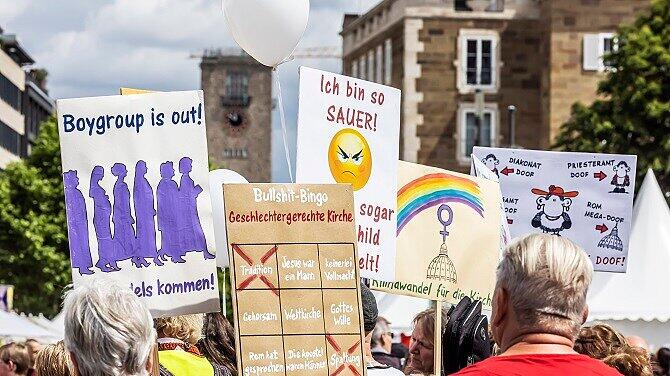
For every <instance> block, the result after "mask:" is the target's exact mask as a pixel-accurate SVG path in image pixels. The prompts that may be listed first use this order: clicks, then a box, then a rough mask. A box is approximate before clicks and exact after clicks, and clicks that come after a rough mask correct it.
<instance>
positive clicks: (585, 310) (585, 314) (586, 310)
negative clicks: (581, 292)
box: [582, 304, 589, 325]
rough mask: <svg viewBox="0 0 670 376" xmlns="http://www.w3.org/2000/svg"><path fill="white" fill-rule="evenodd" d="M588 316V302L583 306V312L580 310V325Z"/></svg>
mask: <svg viewBox="0 0 670 376" xmlns="http://www.w3.org/2000/svg"><path fill="white" fill-rule="evenodd" d="M588 318H589V306H588V304H587V305H586V306H585V307H584V312H582V325H584V323H585V322H586V320H587V319H588Z"/></svg>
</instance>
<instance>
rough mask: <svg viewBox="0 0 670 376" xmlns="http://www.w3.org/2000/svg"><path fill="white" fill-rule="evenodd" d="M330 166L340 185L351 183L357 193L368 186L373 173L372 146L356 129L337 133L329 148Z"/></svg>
mask: <svg viewBox="0 0 670 376" xmlns="http://www.w3.org/2000/svg"><path fill="white" fill-rule="evenodd" d="M328 166H329V167H330V173H331V174H333V178H334V179H335V181H336V182H338V183H349V184H351V185H352V186H353V188H354V191H357V190H359V189H361V188H363V187H364V186H365V184H367V182H368V179H370V172H371V171H372V153H371V152H370V146H369V145H368V142H367V141H366V140H365V138H364V137H363V135H361V134H360V133H359V132H358V131H356V130H355V129H342V130H341V131H339V132H337V133H335V136H333V139H332V140H331V141H330V147H328Z"/></svg>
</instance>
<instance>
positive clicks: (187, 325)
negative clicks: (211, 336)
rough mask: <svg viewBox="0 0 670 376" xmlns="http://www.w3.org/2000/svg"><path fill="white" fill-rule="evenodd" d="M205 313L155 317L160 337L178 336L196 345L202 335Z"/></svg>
mask: <svg viewBox="0 0 670 376" xmlns="http://www.w3.org/2000/svg"><path fill="white" fill-rule="evenodd" d="M203 326H204V315H202V314H195V315H181V316H170V317H160V318H157V319H154V327H155V328H156V332H157V333H158V338H176V339H178V340H180V341H183V342H186V343H188V344H189V345H195V344H196V343H197V342H198V340H199V339H200V338H201V337H202V328H203Z"/></svg>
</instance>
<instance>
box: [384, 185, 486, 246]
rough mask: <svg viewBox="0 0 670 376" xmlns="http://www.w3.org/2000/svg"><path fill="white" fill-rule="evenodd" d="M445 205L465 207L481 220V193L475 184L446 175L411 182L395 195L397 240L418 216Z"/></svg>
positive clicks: (482, 211)
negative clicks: (396, 203) (451, 204)
mask: <svg viewBox="0 0 670 376" xmlns="http://www.w3.org/2000/svg"><path fill="white" fill-rule="evenodd" d="M445 203H461V204H464V205H466V206H468V207H469V208H470V209H472V210H474V211H475V212H476V213H477V214H479V215H480V216H481V217H482V218H483V217H484V206H483V205H482V199H481V189H480V188H479V185H478V184H477V183H476V182H475V181H473V180H470V179H467V178H463V177H459V176H456V175H451V174H446V173H436V174H428V175H424V176H421V177H419V178H417V179H414V180H412V181H411V182H409V183H407V184H405V185H404V186H403V187H402V188H401V189H400V190H399V191H398V225H397V230H396V236H397V235H399V234H400V231H402V229H403V228H404V227H405V225H406V224H407V223H409V222H410V221H411V220H412V218H414V217H415V216H416V215H417V214H419V213H421V212H422V211H424V210H426V209H428V208H431V207H434V206H437V205H441V204H445Z"/></svg>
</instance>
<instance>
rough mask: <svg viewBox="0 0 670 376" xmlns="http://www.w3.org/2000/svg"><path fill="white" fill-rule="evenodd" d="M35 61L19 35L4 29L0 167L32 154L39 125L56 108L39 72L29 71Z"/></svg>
mask: <svg viewBox="0 0 670 376" xmlns="http://www.w3.org/2000/svg"><path fill="white" fill-rule="evenodd" d="M33 63H34V60H33V59H32V58H31V57H30V55H28V53H27V52H26V51H25V50H24V49H23V48H22V46H21V45H20V44H19V42H18V41H17V39H16V36H15V35H12V34H5V33H4V32H3V30H2V28H0V169H2V168H5V166H7V164H8V163H10V162H14V161H17V160H19V159H20V158H23V157H26V156H27V155H28V154H30V149H31V145H32V143H33V142H34V141H35V138H36V137H37V132H38V131H39V124H40V123H41V122H42V121H44V120H45V119H47V118H48V117H49V116H51V114H52V113H53V111H54V102H53V100H52V99H51V98H49V96H48V94H47V91H46V90H45V89H44V87H43V84H44V80H41V81H40V80H38V79H36V77H37V75H36V74H35V72H38V71H26V69H27V67H29V66H30V65H32V64H33ZM41 72H43V71H41ZM42 78H44V76H43V77H42Z"/></svg>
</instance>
